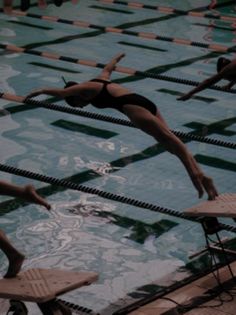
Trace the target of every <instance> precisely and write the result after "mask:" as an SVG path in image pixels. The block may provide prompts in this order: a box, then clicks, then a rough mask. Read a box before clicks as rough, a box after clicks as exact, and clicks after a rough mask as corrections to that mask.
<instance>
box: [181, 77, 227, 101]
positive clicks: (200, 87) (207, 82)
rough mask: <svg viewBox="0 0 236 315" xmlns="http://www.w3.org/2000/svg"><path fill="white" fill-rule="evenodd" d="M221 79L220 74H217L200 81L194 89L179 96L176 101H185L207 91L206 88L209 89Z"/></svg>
mask: <svg viewBox="0 0 236 315" xmlns="http://www.w3.org/2000/svg"><path fill="white" fill-rule="evenodd" d="M222 78H223V75H222V74H221V73H217V74H215V75H213V76H212V77H210V78H208V79H206V80H204V81H202V82H201V83H200V84H199V85H198V86H197V87H196V88H194V89H192V90H191V91H189V92H188V93H186V94H184V95H182V96H180V97H179V98H177V99H178V100H181V101H186V100H188V99H190V98H191V97H192V96H193V95H194V94H196V93H198V92H200V91H202V90H205V89H207V88H208V87H210V86H211V85H213V84H215V83H216V82H218V81H220V80H221V79H222Z"/></svg>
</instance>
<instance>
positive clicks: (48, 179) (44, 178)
mask: <svg viewBox="0 0 236 315" xmlns="http://www.w3.org/2000/svg"><path fill="white" fill-rule="evenodd" d="M0 171H1V172H5V173H9V174H14V175H17V176H22V177H26V178H30V179H33V180H38V181H40V182H43V183H47V184H51V185H56V186H61V187H64V188H67V189H72V190H77V191H81V192H83V193H87V194H92V195H97V196H99V197H102V198H105V199H108V200H113V201H116V202H120V203H124V204H127V205H131V206H134V207H138V208H142V209H147V210H150V211H153V212H158V213H162V214H166V215H170V216H173V217H177V218H180V219H184V220H188V221H192V222H197V223H201V218H194V217H191V216H188V215H186V214H185V213H183V212H180V211H177V210H174V209H170V208H165V207H162V206H159V205H155V204H152V203H149V202H146V201H142V200H138V199H134V198H131V197H127V196H124V195H119V194H114V193H111V192H107V191H104V190H100V189H97V188H96V187H89V186H85V185H81V184H77V183H73V182H71V181H68V180H64V179H59V178H55V177H52V176H48V175H43V174H40V173H35V172H32V171H28V170H25V169H20V168H17V167H14V166H10V165H4V164H0ZM220 227H221V228H222V229H224V230H226V231H230V232H236V227H233V226H230V225H226V224H220Z"/></svg>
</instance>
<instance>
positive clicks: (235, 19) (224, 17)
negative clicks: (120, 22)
mask: <svg viewBox="0 0 236 315" xmlns="http://www.w3.org/2000/svg"><path fill="white" fill-rule="evenodd" d="M96 1H98V2H101V3H104V4H121V5H126V6H128V7H129V8H132V9H150V10H155V11H158V12H161V13H165V14H176V15H189V16H191V17H196V18H209V19H218V20H222V21H224V22H232V23H235V22H236V17H234V16H228V15H220V14H218V13H217V14H212V13H203V12H198V11H194V9H193V10H191V11H184V10H180V9H175V8H172V7H165V6H155V5H149V4H144V3H140V2H133V1H132V2H127V1H121V0H96Z"/></svg>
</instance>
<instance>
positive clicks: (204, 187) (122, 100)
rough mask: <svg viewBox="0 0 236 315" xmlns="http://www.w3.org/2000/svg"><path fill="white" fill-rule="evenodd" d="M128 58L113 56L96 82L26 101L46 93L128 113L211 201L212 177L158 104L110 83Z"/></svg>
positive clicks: (76, 103) (72, 102)
mask: <svg viewBox="0 0 236 315" xmlns="http://www.w3.org/2000/svg"><path fill="white" fill-rule="evenodd" d="M124 56H125V55H124V54H119V55H117V56H116V57H114V58H113V59H112V60H111V61H110V62H109V63H108V64H107V65H106V66H105V67H104V69H103V70H102V72H101V74H100V75H99V76H98V77H96V78H95V79H93V80H90V81H88V82H84V83H80V84H78V83H76V82H68V83H67V84H66V86H65V88H64V89H63V88H59V89H58V88H45V89H39V90H37V91H34V92H32V93H30V94H29V95H28V96H27V97H26V98H31V97H34V96H37V95H40V94H47V95H52V96H56V97H59V98H64V99H65V100H66V102H67V103H68V104H69V105H70V106H73V107H84V106H86V105H88V104H89V103H91V104H92V105H93V106H95V107H97V108H114V109H116V110H119V111H120V112H122V113H123V114H125V115H126V116H127V117H128V118H129V119H130V121H131V122H132V123H133V124H134V125H135V126H136V127H137V128H139V129H141V130H142V131H144V132H145V133H147V134H148V135H150V136H152V137H153V138H154V139H155V140H157V141H158V142H160V143H161V144H162V145H163V146H164V147H165V148H166V150H168V151H169V152H171V153H172V154H175V155H176V156H177V157H178V158H179V159H180V160H181V162H182V163H183V165H184V167H185V168H186V170H187V172H188V174H189V177H190V179H191V181H192V183H193V185H194V186H195V188H196V189H197V191H198V195H199V198H201V197H202V195H203V194H204V191H205V192H206V193H207V194H208V198H209V199H215V197H216V196H217V195H218V193H217V190H216V188H215V186H214V183H213V181H212V179H211V178H209V177H207V176H206V175H205V174H204V173H203V171H202V170H201V169H200V167H199V165H198V164H197V162H196V161H195V159H194V157H193V156H192V154H191V153H190V152H189V151H188V150H187V147H186V146H185V145H184V144H183V142H182V141H181V140H180V139H179V138H177V137H176V136H175V135H174V134H173V133H172V132H171V131H170V129H169V127H168V125H167V123H166V122H165V120H164V118H163V117H162V115H161V114H160V112H159V110H158V109H157V108H156V106H155V104H154V103H152V102H151V101H150V100H148V99H147V98H145V97H143V96H141V95H139V94H135V93H132V92H131V91H130V90H128V89H127V88H125V87H123V86H121V85H119V84H116V83H113V82H111V81H110V75H111V73H112V71H113V70H114V69H115V66H116V64H117V62H119V61H120V60H121V58H123V57H124Z"/></svg>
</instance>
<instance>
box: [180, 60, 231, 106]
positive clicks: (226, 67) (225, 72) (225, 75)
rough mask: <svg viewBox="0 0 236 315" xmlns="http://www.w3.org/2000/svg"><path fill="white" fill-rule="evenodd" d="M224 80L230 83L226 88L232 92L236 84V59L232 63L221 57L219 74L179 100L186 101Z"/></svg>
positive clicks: (218, 64) (218, 66) (218, 67)
mask: <svg viewBox="0 0 236 315" xmlns="http://www.w3.org/2000/svg"><path fill="white" fill-rule="evenodd" d="M222 79H224V80H227V81H229V83H228V84H227V85H226V86H224V88H225V89H227V90H230V89H231V88H232V87H233V86H234V84H235V83H236V59H233V60H232V61H231V60H229V59H227V58H223V57H220V58H219V59H218V61H217V74H214V75H213V76H211V77H210V78H208V79H206V80H204V81H202V82H201V83H200V84H199V85H198V86H197V87H195V88H194V89H192V90H191V91H190V92H188V93H186V94H184V95H182V96H181V97H179V98H178V100H181V101H186V100H188V99H189V98H191V97H192V96H193V95H194V94H196V93H198V92H200V91H202V90H205V89H207V88H209V87H210V86H211V85H213V84H215V83H217V82H218V81H220V80H222Z"/></svg>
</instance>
